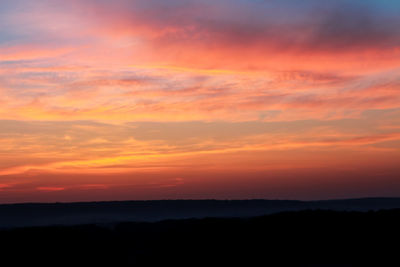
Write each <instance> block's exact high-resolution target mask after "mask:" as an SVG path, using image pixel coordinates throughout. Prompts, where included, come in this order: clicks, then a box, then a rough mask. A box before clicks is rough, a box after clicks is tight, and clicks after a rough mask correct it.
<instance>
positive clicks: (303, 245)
mask: <svg viewBox="0 0 400 267" xmlns="http://www.w3.org/2000/svg"><path fill="white" fill-rule="evenodd" d="M399 203H400V202H399V199H353V200H332V201H315V202H300V201H268V200H243V201H239V200H238V201H217V200H180V201H131V202H99V203H70V204H67V203H65V204H61V203H58V204H18V205H2V206H1V207H0V210H1V218H2V220H1V221H2V225H3V230H1V231H0V239H1V244H2V245H1V247H2V250H1V251H2V252H1V254H2V259H4V260H11V261H12V262H14V264H15V265H16V264H33V263H40V264H53V263H54V262H63V263H67V264H76V263H78V262H79V264H80V265H82V264H86V265H89V266H94V265H100V264H103V265H104V264H106V265H108V266H146V265H148V264H167V263H174V264H187V265H188V266H190V265H192V264H203V265H208V264H213V265H215V264H219V265H225V264H241V265H243V266H246V265H249V264H256V263H258V264H266V265H267V266H287V264H290V265H289V266H364V265H365V264H371V263H374V264H376V265H375V266H395V265H396V264H395V263H396V262H397V258H396V255H397V245H396V242H397V241H398V238H399V237H400V234H399V233H400V231H399V229H398V226H399V225H400V209H395V207H396V206H397V207H399V206H398V205H399ZM170 209H171V210H170ZM207 210H208V212H207ZM101 212H104V213H101ZM107 212H109V213H107ZM131 212H132V213H135V212H136V214H135V216H136V217H134V216H133V215H132V217H129V216H127V215H128V214H130V213H131ZM190 212H191V213H190ZM218 212H220V214H218ZM262 212H264V214H267V215H261V213H262ZM63 214H64V215H65V217H64V218H67V217H68V216H70V217H68V219H66V220H65V221H64V223H65V225H55V222H56V221H57V220H55V218H60V216H61V215H63ZM83 214H87V217H85V218H82V217H80V216H82V215H83ZM90 214H92V215H93V221H92V222H91V223H88V224H87V223H83V224H79V223H78V222H79V221H84V220H88V218H89V217H90ZM96 214H103V215H105V214H107V216H109V217H107V216H105V217H103V218H106V217H107V220H104V221H103V222H100V221H97V220H98V219H99V218H100V217H98V216H97V215H96ZM112 214H115V215H118V216H120V217H118V216H117V217H115V221H114V222H111V221H112V220H111V217H110V216H111V215H112ZM18 216H20V217H18ZM29 216H30V218H32V221H31V222H29V221H26V220H28V219H29ZM43 216H44V217H43ZM73 216H77V217H79V218H77V219H76V220H73V219H72V218H73ZM124 216H126V217H124ZM40 217H43V218H42V220H39V219H40ZM189 217H192V218H189ZM18 218H19V219H20V220H21V221H20V222H17V220H18ZM34 218H36V221H35V220H34ZM52 218H53V219H52ZM124 218H125V219H124ZM132 218H136V219H137V221H135V220H129V219H132ZM139 218H140V219H139ZM166 218H169V219H168V220H167V219H166ZM171 218H173V219H171ZM45 219H48V220H49V221H48V225H47V226H41V227H38V226H35V227H22V228H21V227H15V226H21V225H29V224H31V225H34V224H44V223H45ZM96 221H97V222H96ZM106 221H107V222H106ZM140 221H141V222H140ZM11 222H14V223H15V226H14V227H11V225H10V223H11ZM39 222H40V223H39ZM75 223H77V224H75ZM67 224H75V225H67ZM6 225H7V226H8V228H4V226H6ZM22 255H23V256H22ZM136 264H138V265H136ZM268 264H271V265H268ZM390 264H392V265H390Z"/></svg>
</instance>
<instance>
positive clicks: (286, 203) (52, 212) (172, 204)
mask: <svg viewBox="0 0 400 267" xmlns="http://www.w3.org/2000/svg"><path fill="white" fill-rule="evenodd" d="M395 208H400V198H363V199H342V200H323V201H295V200H262V199H258V200H154V201H110V202H79V203H25V204H6V205H0V218H1V220H0V228H12V227H29V226H48V225H77V224H93V223H101V224H104V223H116V222H121V221H138V222H140V221H142V222H155V221H161V220H167V219H187V218H205V217H215V218H226V217H239V218H242V217H254V216H261V215H268V214H274V213H278V212H284V211H301V210H318V209H323V210H336V211H369V210H381V209H395Z"/></svg>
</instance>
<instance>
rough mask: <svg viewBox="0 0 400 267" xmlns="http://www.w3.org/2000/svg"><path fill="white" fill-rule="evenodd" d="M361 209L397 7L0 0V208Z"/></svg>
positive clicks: (391, 68)
mask: <svg viewBox="0 0 400 267" xmlns="http://www.w3.org/2000/svg"><path fill="white" fill-rule="evenodd" d="M375 196H400V1H397V0H335V1H333V0H332V1H321V0H302V1H297V0H279V1H278V0H264V1H263V0H229V1H228V0H201V1H195V0H141V1H138V0H113V1H108V0H35V1H32V0H1V1H0V203H15V202H55V201H98V200H127V199H132V200H135V199H181V198H184V199H204V198H207V199H209V198H218V199H247V198H268V199H304V200H308V199H331V198H353V197H375Z"/></svg>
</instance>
